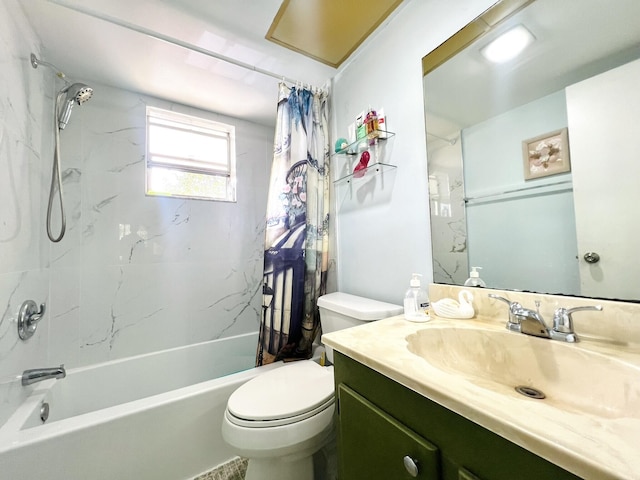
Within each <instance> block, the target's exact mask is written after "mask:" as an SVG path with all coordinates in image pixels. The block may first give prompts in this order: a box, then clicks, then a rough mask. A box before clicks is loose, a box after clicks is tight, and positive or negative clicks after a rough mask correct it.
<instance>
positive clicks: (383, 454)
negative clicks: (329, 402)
mask: <svg viewBox="0 0 640 480" xmlns="http://www.w3.org/2000/svg"><path fill="white" fill-rule="evenodd" d="M335 357H336V358H335V379H336V391H337V394H338V401H339V404H340V408H339V414H338V428H339V438H340V440H339V454H340V457H339V464H340V479H341V480H361V479H363V478H366V479H368V480H377V479H380V480H388V479H392V478H393V479H400V478H411V475H410V473H409V471H410V469H411V468H412V462H413V464H415V465H416V466H417V470H418V474H417V476H416V477H415V478H424V479H429V480H436V479H442V480H476V479H477V480H513V479H515V478H517V479H519V480H527V479H531V480H540V479H553V480H565V479H566V480H569V479H577V478H579V477H577V476H575V475H573V474H571V473H569V472H567V471H566V470H563V469H562V468H560V467H557V466H556V465H554V464H552V463H550V462H548V461H547V460H544V459H542V458H540V457H538V456H537V455H534V454H533V453H531V452H529V451H527V450H525V449H524V448H522V447H519V446H517V445H515V444H514V443H511V442H509V441H508V440H505V439H504V438H502V437H500V436H499V435H496V434H495V433H492V432H491V431H489V430H487V429H485V428H483V427H481V426H479V425H477V424H475V423H473V422H471V421H469V420H467V419H466V418H464V417H462V416H460V415H458V414H456V413H454V412H452V411H451V410H448V409H446V408H444V407H442V406H440V405H438V404H437V403H435V402H433V401H431V400H429V399H428V398H426V397H423V396H421V395H420V394H418V393H416V392H414V391H412V390H410V389H408V388H405V387H403V386H402V385H400V384H399V383H397V382H394V381H393V380H390V379H389V378H387V377H385V376H384V375H381V374H379V373H377V372H376V371H374V370H372V369H371V368H369V367H366V366H365V365H363V364H361V363H359V362H356V361H355V360H353V359H351V358H349V357H347V356H345V355H341V354H339V353H338V354H336V355H335ZM405 457H408V459H405ZM405 462H407V463H408V467H407V466H405ZM407 468H408V469H409V470H407Z"/></svg>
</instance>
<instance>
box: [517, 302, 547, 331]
mask: <svg viewBox="0 0 640 480" xmlns="http://www.w3.org/2000/svg"><path fill="white" fill-rule="evenodd" d="M538 308H540V302H536V310H535V311H534V310H530V309H528V308H523V307H521V308H519V309H518V310H517V311H516V312H514V315H515V316H516V317H517V319H518V320H519V321H520V331H521V332H522V333H524V334H525V335H533V336H534V337H542V338H551V334H550V333H549V329H548V328H547V324H546V323H545V322H544V318H542V315H540V312H539V311H538Z"/></svg>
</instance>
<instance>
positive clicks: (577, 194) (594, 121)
mask: <svg viewBox="0 0 640 480" xmlns="http://www.w3.org/2000/svg"><path fill="white" fill-rule="evenodd" d="M639 86H640V60H636V61H634V62H631V63H628V64H626V65H623V66H621V67H618V68H615V69H613V70H610V71H608V72H605V73H603V74H600V75H597V76H595V77H592V78H590V79H587V80H585V81H583V82H580V83H578V84H576V85H572V86H570V87H568V88H567V113H568V119H569V130H570V132H571V136H570V140H569V143H570V147H571V154H572V156H573V158H575V159H576V160H577V161H575V162H574V163H573V190H574V192H573V195H574V198H575V212H576V230H577V237H578V254H579V260H580V263H579V265H580V288H581V294H582V295H587V296H594V297H602V296H604V297H608V298H616V297H620V298H637V297H638V291H639V290H640V268H635V269H633V268H632V269H630V268H629V265H630V264H631V263H633V262H634V261H635V260H636V259H637V258H638V257H639V256H640V254H639V252H638V240H637V239H638V238H640V222H638V219H637V215H638V206H640V148H639V143H638V140H640V139H639V138H638V136H639V135H638V134H640V88H639ZM603 187H607V188H603ZM603 192H606V193H603ZM630 240H631V241H630ZM589 252H595V253H597V254H598V256H599V257H600V259H599V261H597V262H595V263H589V262H588V261H586V260H585V258H584V255H585V254H587V253H589ZM635 264H636V265H638V263H637V261H636V262H635Z"/></svg>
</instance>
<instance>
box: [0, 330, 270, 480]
mask: <svg viewBox="0 0 640 480" xmlns="http://www.w3.org/2000/svg"><path fill="white" fill-rule="evenodd" d="M256 345H257V334H247V335H239V336H236V337H231V338H226V339H221V340H214V341H211V342H205V343H201V344H197V345H191V346H188V347H182V348H177V349H171V350H166V351H162V352H155V353H152V354H148V355H140V356H137V357H131V358H127V359H123V360H117V361H113V362H107V363H104V364H99V365H94V366H91V367H86V368H76V369H71V370H68V371H67V377H66V378H64V379H61V380H53V379H52V380H46V381H43V382H40V383H36V384H34V385H32V386H29V387H21V388H25V389H30V390H31V392H30V395H29V396H28V397H27V398H26V400H25V401H23V402H22V404H21V405H20V406H19V407H18V408H17V409H16V410H15V412H14V413H13V414H11V415H10V416H8V415H5V417H7V416H8V420H7V421H6V422H5V424H4V425H2V427H1V428H0V480H87V479H91V480H102V479H104V480H120V479H122V480H124V479H127V480H128V479H136V480H138V479H140V480H146V479H153V480H162V479H166V480H185V479H190V478H193V477H195V476H196V475H198V474H200V473H202V472H205V471H208V470H210V469H212V468H213V467H215V466H216V465H219V464H221V463H224V462H225V461H227V460H229V459H231V458H232V457H233V456H234V454H233V453H232V452H231V451H230V450H229V448H228V447H227V446H226V445H225V443H224V442H223V440H222V436H221V433H220V426H221V422H222V416H223V413H224V409H225V406H226V403H227V399H228V398H229V395H231V393H232V392H233V391H234V390H235V389H236V388H238V387H239V386H240V385H242V384H243V383H244V382H246V381H247V380H249V379H251V378H253V377H254V376H255V375H257V374H259V373H260V372H263V371H265V370H269V369H272V368H278V367H279V366H281V363H279V364H275V365H269V366H266V367H260V368H257V369H256V368H252V367H253V365H254V358H255V349H256ZM37 366H38V367H41V366H42V365H37ZM236 372H237V373H236ZM43 402H46V403H48V404H49V407H50V414H49V419H48V420H47V421H46V422H45V423H42V421H41V420H40V409H41V406H42V404H43Z"/></svg>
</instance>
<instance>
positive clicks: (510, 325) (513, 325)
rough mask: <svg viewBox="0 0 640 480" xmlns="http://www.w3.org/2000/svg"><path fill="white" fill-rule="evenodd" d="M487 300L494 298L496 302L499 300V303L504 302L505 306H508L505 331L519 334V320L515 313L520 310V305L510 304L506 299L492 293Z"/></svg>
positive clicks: (516, 303)
mask: <svg viewBox="0 0 640 480" xmlns="http://www.w3.org/2000/svg"><path fill="white" fill-rule="evenodd" d="M489 298H495V299H496V300H500V301H501V302H505V303H506V304H507V305H509V320H508V321H507V329H508V330H512V331H514V332H519V331H520V318H519V317H518V315H517V312H519V311H520V310H522V305H521V304H520V303H518V302H511V301H509V300H508V299H506V298H504V297H501V296H500V295H496V294H494V293H490V294H489Z"/></svg>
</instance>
